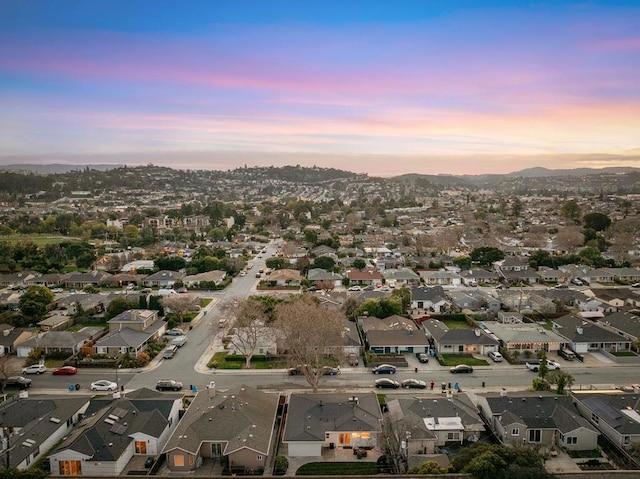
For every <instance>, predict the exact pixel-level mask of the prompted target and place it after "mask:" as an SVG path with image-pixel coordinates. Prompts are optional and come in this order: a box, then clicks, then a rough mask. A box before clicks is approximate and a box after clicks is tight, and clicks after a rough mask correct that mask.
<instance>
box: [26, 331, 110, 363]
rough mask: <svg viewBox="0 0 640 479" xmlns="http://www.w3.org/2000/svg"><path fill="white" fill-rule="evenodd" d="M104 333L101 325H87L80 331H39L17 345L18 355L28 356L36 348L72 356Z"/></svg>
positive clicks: (48, 352)
mask: <svg viewBox="0 0 640 479" xmlns="http://www.w3.org/2000/svg"><path fill="white" fill-rule="evenodd" d="M103 334H104V330H103V329H102V328H101V327H99V326H86V327H84V328H82V329H80V330H79V331H48V332H46V333H38V334H37V335H35V336H32V337H30V338H29V339H27V340H26V341H23V342H21V343H19V344H18V345H17V346H16V355H17V356H18V357H19V358H26V357H28V356H29V353H30V352H31V351H33V350H34V349H35V348H38V349H40V350H42V352H43V353H44V354H51V353H66V354H68V355H69V356H72V355H74V354H76V353H78V352H79V351H80V348H82V347H83V346H85V345H87V344H89V343H91V342H92V341H95V340H96V339H97V338H99V337H100V336H102V335H103Z"/></svg>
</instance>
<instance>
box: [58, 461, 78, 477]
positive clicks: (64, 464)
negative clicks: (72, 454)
mask: <svg viewBox="0 0 640 479" xmlns="http://www.w3.org/2000/svg"><path fill="white" fill-rule="evenodd" d="M59 468H60V475H61V476H81V475H82V462H81V461H60V462H59Z"/></svg>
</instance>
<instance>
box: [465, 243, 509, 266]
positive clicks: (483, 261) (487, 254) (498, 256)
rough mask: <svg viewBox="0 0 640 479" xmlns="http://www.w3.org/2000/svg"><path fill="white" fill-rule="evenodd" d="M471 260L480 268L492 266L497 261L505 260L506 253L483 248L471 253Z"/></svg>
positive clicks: (487, 247)
mask: <svg viewBox="0 0 640 479" xmlns="http://www.w3.org/2000/svg"><path fill="white" fill-rule="evenodd" d="M470 256H471V260H472V261H473V262H474V263H478V264H479V265H480V266H483V267H484V266H491V265H492V264H493V263H495V262H496V261H500V260H503V259H504V252H503V251H502V250H500V249H498V248H494V247H492V246H481V247H480V248H474V250H473V251H471V255H470Z"/></svg>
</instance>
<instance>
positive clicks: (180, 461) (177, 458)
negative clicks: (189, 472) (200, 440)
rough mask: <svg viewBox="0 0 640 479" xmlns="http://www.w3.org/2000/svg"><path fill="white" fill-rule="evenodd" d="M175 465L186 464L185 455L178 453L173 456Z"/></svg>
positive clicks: (181, 465)
mask: <svg viewBox="0 0 640 479" xmlns="http://www.w3.org/2000/svg"><path fill="white" fill-rule="evenodd" d="M173 465H174V466H176V467H183V466H184V456H183V455H182V454H177V455H175V456H173Z"/></svg>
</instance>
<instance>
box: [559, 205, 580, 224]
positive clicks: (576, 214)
mask: <svg viewBox="0 0 640 479" xmlns="http://www.w3.org/2000/svg"><path fill="white" fill-rule="evenodd" d="M560 214H561V215H562V216H564V217H565V218H567V219H568V220H573V221H575V222H578V221H579V220H580V215H581V214H582V212H581V210H580V205H579V204H578V202H577V201H576V200H568V201H565V202H564V203H563V204H562V208H561V209H560Z"/></svg>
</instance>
